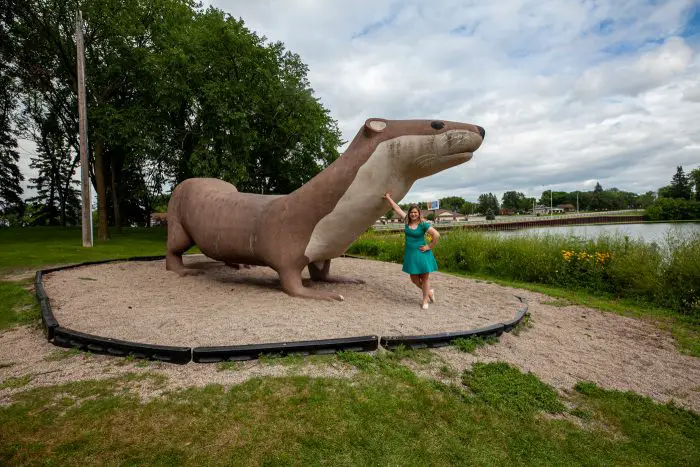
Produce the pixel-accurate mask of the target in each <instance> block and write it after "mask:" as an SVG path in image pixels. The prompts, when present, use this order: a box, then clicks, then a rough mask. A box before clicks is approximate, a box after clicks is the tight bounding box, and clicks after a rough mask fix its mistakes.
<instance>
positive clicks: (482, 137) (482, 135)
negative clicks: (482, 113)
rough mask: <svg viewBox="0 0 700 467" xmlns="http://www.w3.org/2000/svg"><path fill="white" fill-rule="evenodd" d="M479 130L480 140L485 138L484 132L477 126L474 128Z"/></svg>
mask: <svg viewBox="0 0 700 467" xmlns="http://www.w3.org/2000/svg"><path fill="white" fill-rule="evenodd" d="M476 127H477V128H478V129H479V134H480V135H481V139H484V138H485V137H486V130H484V129H483V128H481V127H480V126H479V125H477V126H476Z"/></svg>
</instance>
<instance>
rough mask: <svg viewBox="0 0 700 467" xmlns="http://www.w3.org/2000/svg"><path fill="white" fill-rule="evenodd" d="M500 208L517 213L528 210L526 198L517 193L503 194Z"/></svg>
mask: <svg viewBox="0 0 700 467" xmlns="http://www.w3.org/2000/svg"><path fill="white" fill-rule="evenodd" d="M502 201H503V202H502V204H501V205H502V206H503V208H504V209H510V210H513V211H519V210H522V209H527V208H528V202H527V198H526V197H525V194H524V193H521V192H519V191H517V192H516V191H506V192H505V193H503V198H502Z"/></svg>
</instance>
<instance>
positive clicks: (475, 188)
mask: <svg viewBox="0 0 700 467" xmlns="http://www.w3.org/2000/svg"><path fill="white" fill-rule="evenodd" d="M204 3H205V5H213V6H216V7H217V8H220V9H222V10H224V11H225V12H227V13H229V14H230V15H232V16H234V17H236V18H242V19H243V20H244V21H245V23H246V24H247V26H248V27H249V28H250V29H251V30H253V31H255V32H256V33H257V34H258V35H261V36H265V37H266V38H267V39H268V40H269V41H282V42H284V44H285V45H286V47H287V49H288V50H291V51H292V52H295V53H297V54H299V55H300V56H301V58H302V60H303V61H304V63H306V64H307V65H308V66H309V67H310V71H309V79H310V81H311V85H312V87H313V88H314V90H315V93H316V96H317V97H319V98H320V100H321V102H322V103H323V105H324V106H325V107H326V108H328V109H329V110H330V112H331V115H332V116H333V118H335V119H336V120H337V121H338V123H339V125H340V129H341V131H342V133H343V138H344V139H345V140H346V141H350V140H352V138H353V137H354V135H355V134H356V133H357V131H358V129H359V128H360V126H361V125H362V124H363V122H364V121H365V120H366V119H367V118H369V117H382V118H388V119H410V118H425V119H445V120H455V121H463V122H468V123H474V124H477V125H480V126H482V127H484V128H485V129H486V140H485V142H484V144H483V145H482V147H481V148H480V149H479V150H478V151H477V152H476V153H475V155H474V158H473V159H472V160H471V161H470V162H468V163H466V164H463V165H461V166H458V167H454V168H451V169H449V170H446V171H444V172H441V173H439V174H436V175H433V176H431V177H428V178H426V179H422V180H419V181H418V182H416V183H415V184H414V185H413V188H412V190H411V191H410V192H409V193H408V194H407V195H406V197H405V198H404V199H403V201H405V202H407V201H421V200H429V199H436V198H440V197H444V196H462V197H464V198H466V199H467V200H472V201H475V200H476V199H477V198H478V196H479V195H480V194H481V193H488V192H492V193H494V194H496V195H497V196H498V197H499V198H500V197H501V196H502V194H503V192H505V191H509V190H516V191H521V192H523V193H525V194H526V195H527V196H537V197H539V196H540V195H541V194H542V191H544V190H547V189H550V188H551V189H553V190H564V191H574V190H591V189H593V187H594V186H595V183H596V181H599V182H600V183H601V185H602V186H603V188H611V187H617V188H619V189H621V190H626V191H632V192H635V193H644V192H646V191H649V190H653V191H656V190H657V189H658V188H660V187H661V186H664V185H667V184H668V183H669V182H670V180H671V177H672V176H673V174H674V173H675V171H676V166H678V165H682V166H683V168H684V170H685V171H686V172H689V171H690V170H691V169H693V168H695V167H698V166H700V123H698V122H700V53H699V52H700V0H694V1H692V0H668V1H663V0H614V1H613V0H608V1H604V0H579V1H575V0H536V1H534V0H533V1H530V0H496V1H491V0H464V1H460V0H442V1H440V2H425V1H417V0H402V1H383V0H354V1H353V2H350V1H342V2H341V1H328V0H248V1H241V0H208V1H206V0H205V2H204ZM344 148H345V147H342V148H340V149H341V150H343V149H344ZM33 149H34V146H33V144H32V143H29V142H27V141H22V142H21V155H22V168H23V171H25V174H28V175H29V176H34V174H33V173H32V172H33V171H31V170H29V169H28V168H27V165H28V162H29V158H30V156H31V155H32V154H33ZM27 178H29V177H27ZM26 184H27V182H25V185H26ZM93 196H94V195H93Z"/></svg>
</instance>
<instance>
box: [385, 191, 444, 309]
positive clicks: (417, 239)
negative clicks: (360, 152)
mask: <svg viewBox="0 0 700 467" xmlns="http://www.w3.org/2000/svg"><path fill="white" fill-rule="evenodd" d="M384 198H385V199H386V200H387V201H389V204H391V207H392V208H393V209H394V212H395V213H396V214H397V215H398V216H399V217H401V218H402V219H404V229H403V230H404V236H405V239H406V245H405V247H404V254H403V268H402V271H403V272H406V273H408V274H410V276H411V282H413V284H415V285H416V287H418V288H419V289H421V291H422V292H423V309H424V310H427V309H428V302H431V303H434V302H435V291H434V290H433V289H431V288H430V273H431V272H433V271H437V269H438V265H437V261H435V256H434V255H433V247H435V244H436V243H437V242H438V239H439V238H440V234H439V233H438V231H437V230H435V228H433V226H431V225H430V224H429V223H427V222H426V221H425V219H423V218H422V217H421V215H420V209H418V206H416V205H413V206H411V207H410V208H409V209H408V214H406V213H405V212H403V210H402V209H401V208H400V207H399V205H398V204H396V203H395V202H394V200H393V199H391V194H390V193H385V194H384ZM426 233H428V234H430V237H431V241H430V244H429V245H426V243H425V234H426Z"/></svg>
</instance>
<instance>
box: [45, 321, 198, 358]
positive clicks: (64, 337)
mask: <svg viewBox="0 0 700 467" xmlns="http://www.w3.org/2000/svg"><path fill="white" fill-rule="evenodd" d="M53 343H54V344H55V345H57V346H59V347H68V348H76V349H80V350H84V351H89V352H93V353H98V354H105V355H114V356H118V357H128V356H130V355H131V356H133V357H135V358H144V359H148V360H160V361H162V362H168V363H179V364H185V363H188V362H190V361H191V360H192V348H191V347H174V346H168V345H152V344H143V343H140V342H129V341H122V340H118V339H111V338H109V337H100V336H95V335H92V334H86V333H84V332H78V331H73V330H72V329H67V328H64V327H61V326H58V327H57V328H56V329H55V330H54V336H53Z"/></svg>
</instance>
